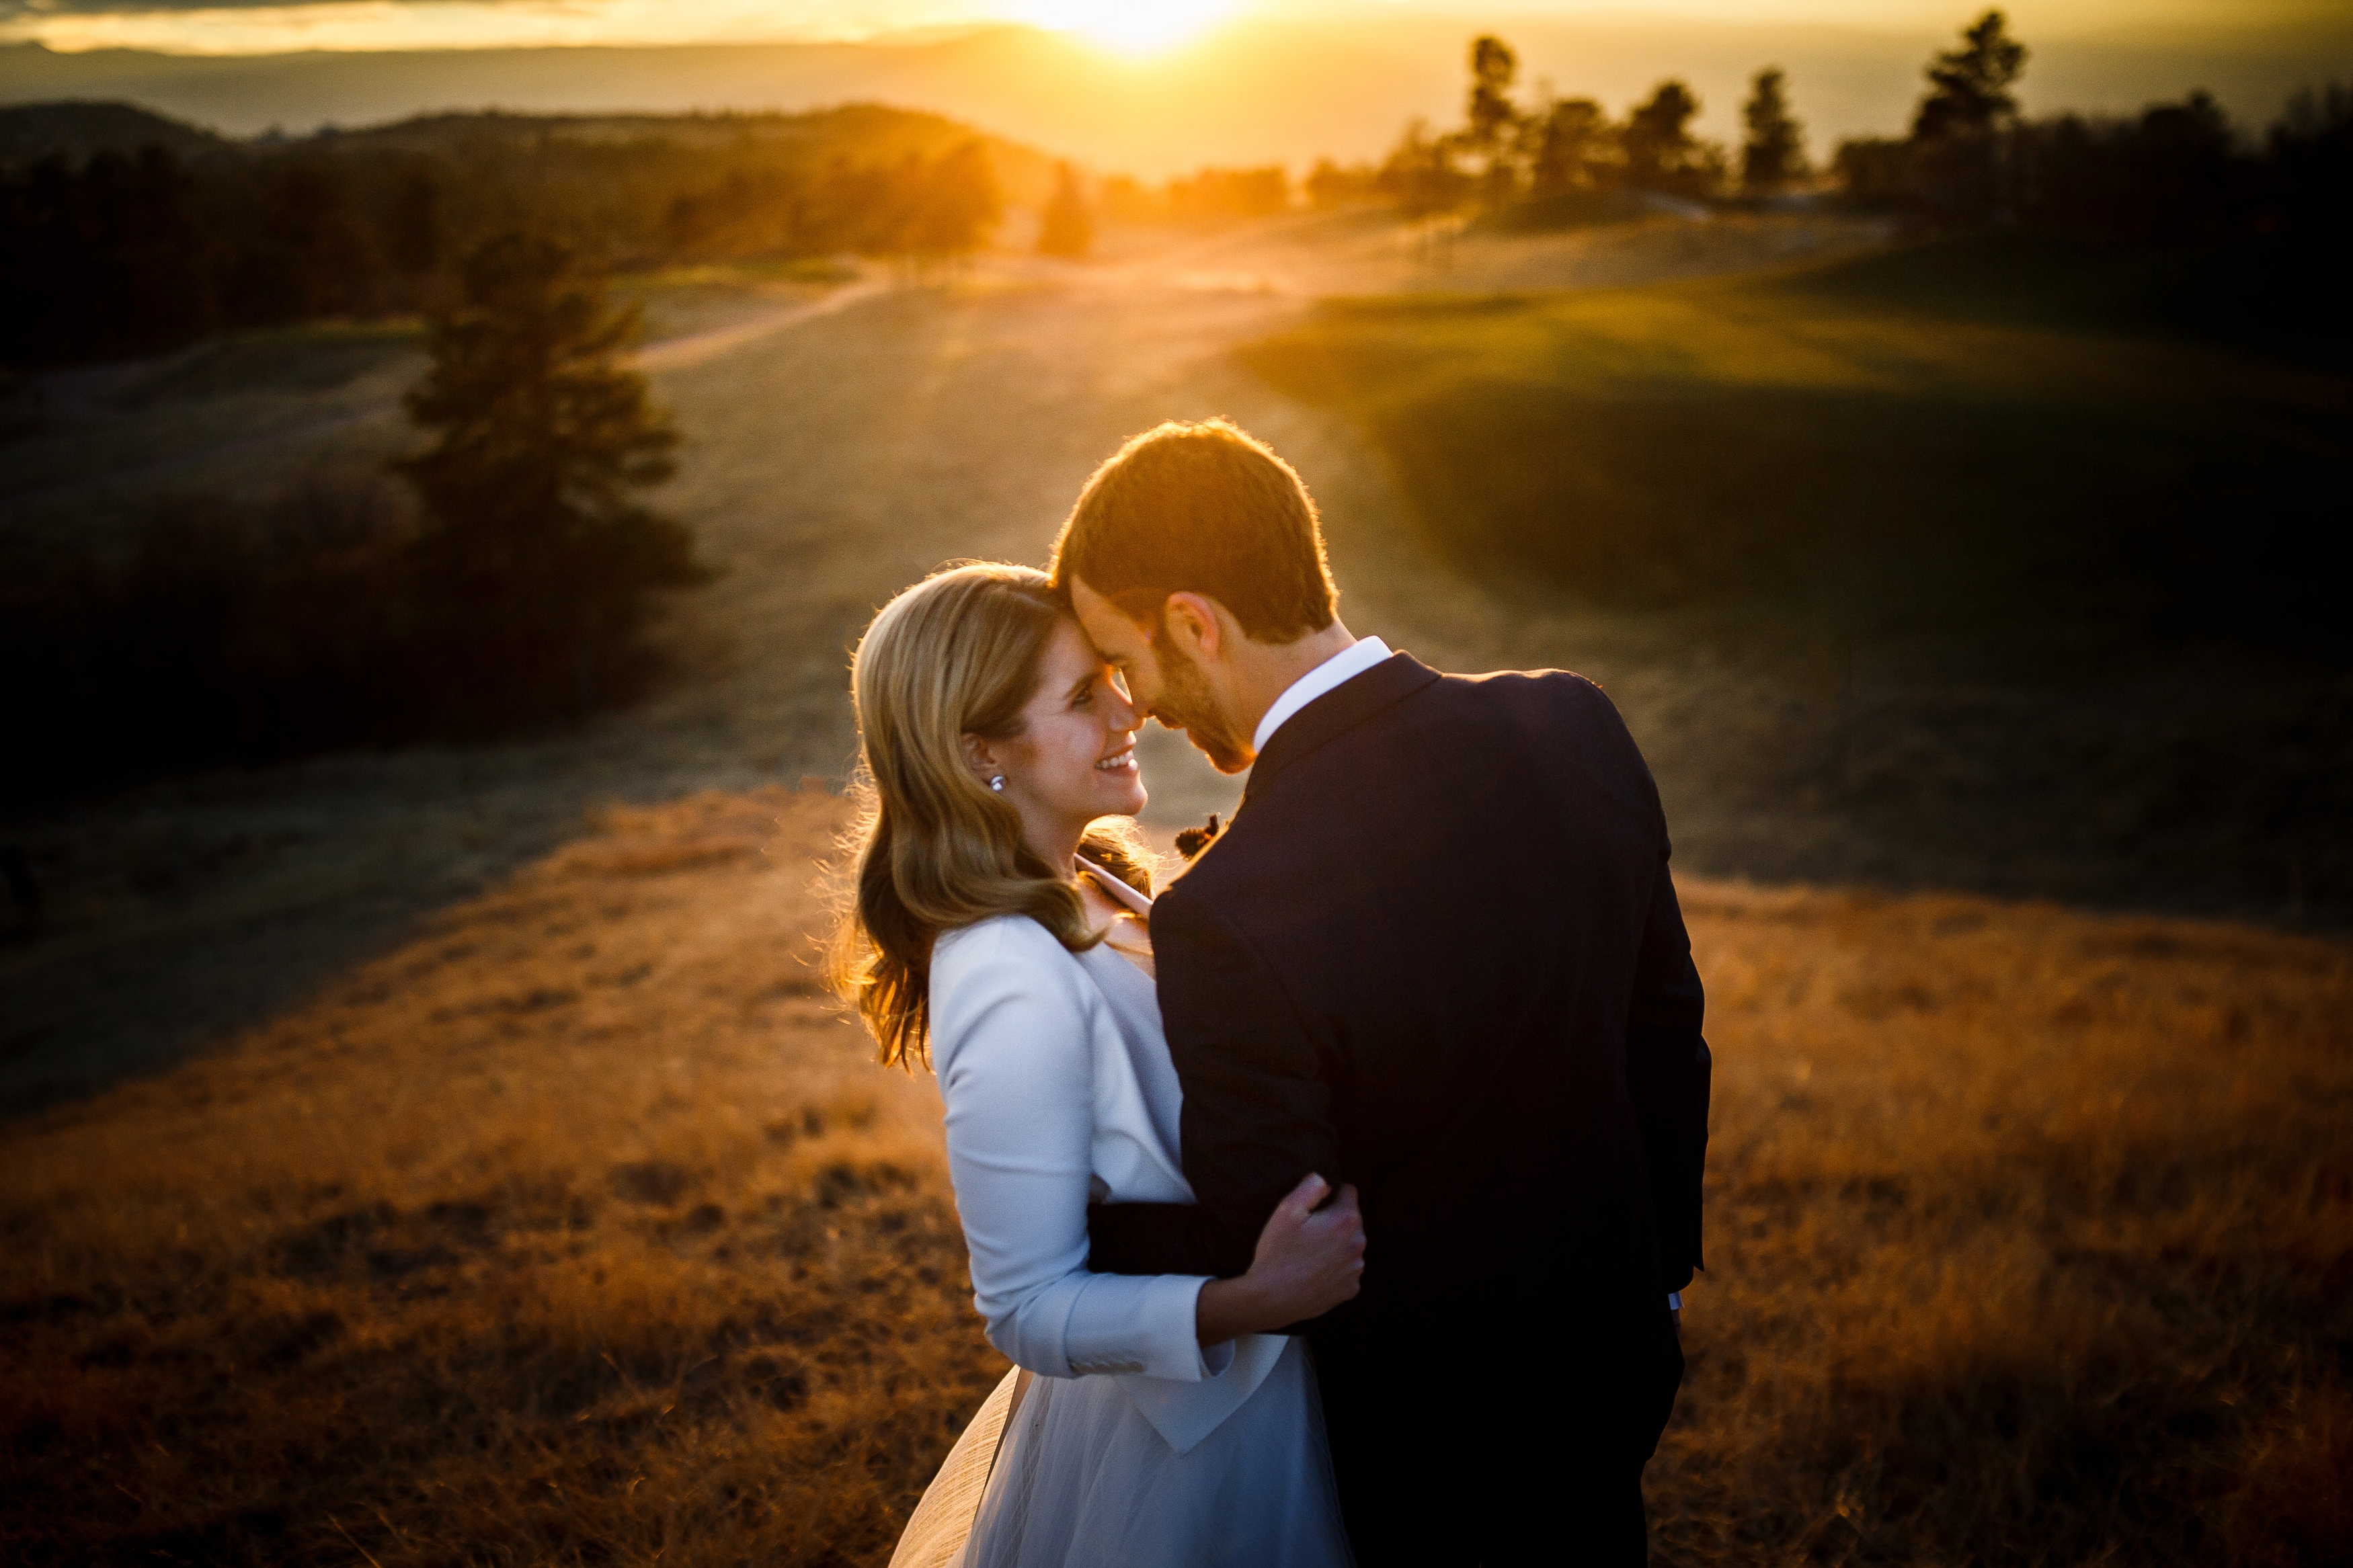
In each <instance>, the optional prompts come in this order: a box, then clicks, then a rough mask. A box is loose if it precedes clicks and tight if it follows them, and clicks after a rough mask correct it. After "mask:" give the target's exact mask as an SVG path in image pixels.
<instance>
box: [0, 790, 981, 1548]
mask: <svg viewBox="0 0 2353 1568" xmlns="http://www.w3.org/2000/svg"><path fill="white" fill-rule="evenodd" d="M838 816H839V802H836V801H834V800H831V799H830V798H828V797H827V796H824V795H802V796H793V795H785V794H782V793H781V792H770V793H767V794H762V795H749V796H703V797H700V798H697V799H694V800H691V801H688V802H685V803H682V804H680V805H672V806H670V807H666V808H662V809H659V810H654V811H646V812H616V813H613V814H611V815H610V816H609V817H608V818H607V820H606V821H605V822H604V823H602V824H601V829H602V830H601V831H600V832H599V833H597V834H596V835H595V836H593V837H590V838H588V839H587V840H586V841H585V842H583V843H580V844H578V845H576V846H575V847H572V848H570V849H567V850H565V851H564V852H561V853H559V854H557V855H555V856H554V857H552V858H550V859H548V860H547V861H545V862H543V863H542V864H541V865H539V866H538V867H536V868H533V869H532V870H531V871H529V872H527V873H526V874H524V875H522V877H519V878H517V879H514V880H513V881H512V883H511V884H510V885H509V886H507V887H505V888H504V889H501V890H500V891H498V892H496V893H494V894H493V895H491V896H490V897H487V898H484V899H481V900H478V901H476V902H474V903H471V904H470V905H467V906H464V907H462V908H459V909H458V910H453V911H452V912H450V913H449V914H448V915H447V916H446V917H445V918H443V919H441V920H440V921H438V922H436V923H435V924H434V925H433V926H432V928H431V929H429V930H427V931H424V932H422V933H420V934H419V935H417V938H416V939H415V940H414V941H412V942H409V943H408V944H407V945H406V947H405V948H403V949H402V950H400V951H398V952H394V953H392V954H390V955H389V956H387V957H385V958H384V959H382V960H380V961H378V962H376V963H372V964H370V965H368V966H366V967H365V968H364V969H362V970H361V971H359V972H358V973H353V974H352V975H350V976H349V977H347V978H345V979H343V980H342V981H340V982H338V983H337V984H333V985H332V986H331V987H330V988H328V989H327V991H326V992H325V993H324V994H322V995H320V996H318V997H317V998H316V999H314V1000H313V1001H312V1002H311V1003H310V1004H309V1005H305V1006H302V1007H301V1008H299V1009H296V1010H295V1011H293V1012H292V1013H291V1014H290V1016H286V1017H284V1018H283V1019H281V1020H280V1021H279V1022H277V1023H275V1024H273V1025H271V1026H268V1027H265V1028H263V1029H260V1030H259V1031H257V1032H255V1034H254V1035H253V1036H251V1037H249V1038H248V1039H246V1040H244V1041H242V1042H240V1043H239V1044H238V1045H237V1047H236V1048H235V1049H233V1050H231V1051H229V1052H227V1054H224V1055H221V1056H219V1057H216V1058H212V1059H210V1060H206V1061H202V1062H198V1063H195V1064H193V1065H190V1066H188V1067H185V1068H181V1069H179V1070H177V1071H175V1072H174V1073H172V1074H170V1075H169V1076H166V1077H164V1078H160V1079H154V1080H152V1081H149V1082H146V1083H142V1084H139V1085H135V1086H132V1087H129V1088H126V1089H121V1090H119V1091H117V1092H115V1093H113V1094H111V1095H109V1096H107V1097H104V1098H101V1099H100V1100H95V1101H91V1102H89V1103H87V1104H85V1105H83V1106H82V1107H80V1108H79V1109H76V1110H70V1111H65V1112H60V1113H57V1114H55V1115H53V1116H51V1117H50V1118H48V1119H47V1120H46V1121H43V1122H40V1123H37V1124H36V1125H33V1126H31V1127H21V1128H18V1129H16V1130H15V1131H14V1135H13V1136H12V1138H11V1142H10V1145H9V1148H8V1151H7V1153H6V1155H5V1173H0V1240H4V1241H5V1247H6V1249H7V1253H8V1256H9V1258H10V1264H9V1268H8V1283H7V1286H6V1288H5V1306H0V1311H5V1316H6V1318H7V1319H8V1320H9V1328H8V1333H9V1336H10V1338H11V1340H12V1341H13V1344H12V1348H11V1352H10V1354H9V1356H8V1358H7V1361H6V1363H5V1373H0V1420H4V1421H5V1439H0V1441H5V1463H0V1469H5V1476H6V1479H5V1483H0V1486H5V1492H0V1510H5V1526H0V1531H4V1532H5V1539H6V1540H7V1542H9V1552H8V1553H7V1555H8V1556H9V1557H10V1558H11V1559H12V1560H28V1561H59V1562H87V1561H95V1560H104V1561H121V1562H132V1561H137V1562H150V1561H153V1560H154V1559H153V1558H151V1556H150V1553H151V1552H154V1551H158V1550H160V1551H162V1552H164V1553H165V1554H166V1558H167V1559H171V1558H176V1559H180V1560H184V1561H188V1562H243V1561H257V1562H288V1561H293V1562H303V1561H314V1560H315V1561H321V1562H330V1561H332V1562H336V1563H352V1562H356V1561H358V1560H359V1555H360V1553H361V1552H364V1553H366V1554H367V1556H368V1557H369V1558H371V1559H373V1560H374V1561H375V1562H376V1563H380V1564H383V1568H395V1565H396V1564H399V1563H457V1562H483V1563H505V1562H512V1563H545V1562H583V1563H587V1562H599V1563H601V1562H626V1563H645V1562H651V1561H653V1560H654V1559H655V1558H656V1557H657V1556H659V1558H660V1559H661V1560H662V1561H663V1562H666V1563H677V1562H713V1563H717V1562H728V1563H733V1562H748V1561H776V1562H807V1563H829V1562H844V1563H849V1562H869V1561H873V1560H876V1559H877V1558H879V1557H881V1556H886V1555H887V1554H888V1550H889V1546H890V1543H891V1542H892V1540H893V1539H894V1538H895V1534H896V1530H897V1526H898V1524H899V1522H900V1521H901V1520H902V1519H903V1517H904V1516H905V1513H906V1511H907V1510H908V1508H909V1507H910V1506H911V1505H912V1503H913V1499H914V1497H915V1496H916V1495H917V1494H918V1492H919V1491H920V1489H921V1488H922V1485H923V1482H924V1481H925V1480H927V1479H929V1471H930V1468H931V1467H932V1466H934V1464H936V1462H937V1460H938V1458H939V1456H940V1455H941V1454H942V1453H943V1452H944V1450H945V1448H946V1447H947V1445H948V1443H949V1442H950V1441H951V1440H952V1439H953V1437H954V1436H955V1432H956V1431H957V1430H958V1428H959V1424H960V1423H961V1421H962V1420H963V1418H964V1416H965V1415H966V1414H967V1413H968V1412H969V1411H970V1410H971V1408H972V1407H973V1406H974V1405H976V1404H977V1403H978V1402H979V1400H980V1399H981V1397H982V1396H983V1395H984V1394H986V1393H987V1389H988V1388H989V1386H990V1385H991V1384H993V1383H994V1382H995V1380H996V1378H997V1376H998V1375H999V1374H1000V1373H1002V1371H1003V1367H1004V1363H1002V1362H1001V1361H999V1360H998V1359H997V1357H996V1356H995V1354H994V1352H991V1351H990V1350H989V1349H988V1347H987V1344H986V1342H983V1341H982V1340H981V1338H980V1336H979V1335H978V1334H977V1333H976V1332H975V1331H974V1327H973V1323H974V1320H973V1318H972V1313H971V1307H970V1298H969V1287H968V1285H967V1284H966V1282H965V1279H964V1268H963V1249H962V1244H961V1241H960V1239H959V1237H958V1236H957V1233H956V1228H955V1213H954V1210H953V1208H952V1207H951V1205H950V1204H949V1202H948V1199H947V1196H946V1184H945V1180H944V1172H943V1166H942V1162H941V1156H940V1153H939V1150H938V1142H939V1140H938V1135H937V1121H936V1115H937V1112H936V1102H935V1101H934V1100H932V1099H931V1096H930V1091H929V1089H928V1087H927V1086H923V1085H919V1084H916V1083H914V1082H913V1081H912V1080H909V1079H903V1078H893V1077H891V1076H889V1075H885V1074H883V1073H881V1072H880V1071H879V1070H877V1069H875V1068H871V1066H869V1065H868V1064H867V1063H866V1061H865V1060H864V1058H863V1049H864V1047H863V1045H862V1041H861V1037H860V1036H858V1035H857V1034H856V1033H854V1032H853V1031H852V1030H851V1029H850V1028H849V1026H846V1025H844V1024H843V1023H841V1022H839V1020H838V1019H837V1018H835V1016H833V1013H832V1011H831V1009H830V1007H829V1005H828V1004H827V1003H826V1002H825V1001H824V1000H823V999H821V998H820V997H819V996H818V993H817V989H816V987H815V985H814V984H813V973H812V971H811V970H810V969H809V968H808V967H807V963H806V962H805V960H806V957H807V942H806V936H807V931H809V930H810V926H811V921H812V918H813V913H814V911H813V909H812V905H811V901H810V900H809V897H808V892H807V883H808V875H807V872H808V866H809V862H810V859H811V858H812V857H814V856H815V855H817V854H818V853H819V852H820V851H821V850H822V849H823V847H824V845H825V843H826V839H827V835H828V833H829V832H830V831H832V830H833V828H834V827H835V826H837V825H838Z"/></svg>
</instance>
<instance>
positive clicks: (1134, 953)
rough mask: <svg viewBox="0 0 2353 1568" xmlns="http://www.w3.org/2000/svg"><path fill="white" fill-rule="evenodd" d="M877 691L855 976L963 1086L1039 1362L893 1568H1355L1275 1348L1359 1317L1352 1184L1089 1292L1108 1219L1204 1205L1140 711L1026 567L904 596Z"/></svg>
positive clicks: (1025, 1328)
mask: <svg viewBox="0 0 2353 1568" xmlns="http://www.w3.org/2000/svg"><path fill="white" fill-rule="evenodd" d="M851 686H852V692H853V696H854V700H855V702H856V705H857V710H858V721H859V730H860V741H861V744H862V748H863V752H864V760H865V764H866V770H867V773H868V774H869V776H870V779H871V800H870V810H869V813H868V816H867V818H866V820H865V823H864V825H863V826H862V829H861V836H860V843H859V845H858V849H857V860H856V873H855V891H854V897H853V900H852V905H851V908H850V910H849V912H848V914H847V916H846V918H845V920H844V921H843V924H842V929H841V931H840V933H839V939H838V943H837V949H836V966H835V973H836V977H837V983H838V984H839V986H840V987H841V989H842V990H843V991H844V993H845V994H848V995H849V996H850V997H851V998H852V999H853V1000H854V1001H855V1002H856V1005H858V1008H859V1010H860V1013H861V1014H862V1015H863V1016H864V1017H865V1019H866V1021H867V1023H868V1025H869V1026H871V1028H872V1030H873V1032H874V1036H875V1037H876V1039H877V1040H878V1041H879V1042H880V1043H881V1059H882V1060H883V1061H884V1062H885V1063H886V1064H891V1065H898V1066H905V1067H910V1068H912V1067H913V1066H914V1065H916V1064H918V1063H922V1062H924V1061H926V1060H928V1062H929V1064H930V1066H931V1068H932V1069H933V1071H934V1073H935V1074H936V1075H937V1078H938V1081H939V1086H940V1092H941V1096H942V1099H943V1100H944V1103H945V1107H946V1132H947V1149H948V1165H949V1172H950V1175H951V1178H952V1180H953V1181H954V1184H955V1195H956V1207H957V1211H958V1213H959V1215H960V1216H961V1217H962V1220H963V1224H964V1230H965V1241H966V1243H967V1245H968V1247H969V1249H970V1253H971V1260H972V1277H973V1286H974V1292H975V1296H974V1303H975V1305H976V1307H977V1308H978V1310H979V1311H980V1314H981V1316H982V1318H983V1319H984V1320H985V1321H987V1332H988V1338H989V1341H990V1342H991V1343H993V1344H995V1345H996V1346H997V1349H998V1350H1000V1351H1001V1352H1004V1353H1005V1355H1006V1356H1007V1357H1008V1358H1009V1359H1010V1360H1011V1361H1013V1362H1014V1363H1015V1364H1016V1371H1015V1372H1014V1373H1008V1376H1007V1378H1006V1380H1005V1383H1004V1384H1001V1385H1000V1386H999V1388H998V1390H997V1393H996V1394H994V1395H992V1396H991V1398H990V1400H989V1402H988V1403H987V1405H984V1407H983V1409H982V1411H981V1412H980V1414H979V1415H978V1416H976V1419H975V1420H974V1422H973V1423H972V1424H971V1426H970V1427H969V1428H968V1430H967V1431H966V1433H965V1437H964V1439H963V1441H962V1442H960V1443H959V1445H958V1447H957V1449H956V1451H955V1453H952V1454H951V1455H950V1456H949V1459H948V1462H947V1464H946V1465H944V1467H943V1468H942V1470H941V1472H940V1475H939V1477H938V1479H935V1480H934V1483H933V1485H932V1488H931V1489H930V1490H929V1491H928V1492H927V1493H926V1494H925V1497H924V1500H923V1504H922V1505H921V1506H920V1507H919V1508H918V1510H917V1511H916V1515H915V1517H914V1519H913V1521H911V1522H910V1524H909V1527H908V1531H907V1533H906V1536H905V1537H904V1538H903V1539H902V1542H901V1543H900V1547H899V1551H898V1553H897V1555H896V1556H895V1557H894V1559H893V1562H894V1563H907V1564H913V1563H963V1564H968V1565H969V1568H1039V1565H1044V1564H1053V1565H1055V1568H1078V1565H1081V1564H1099V1563H1121V1564H1125V1565H1128V1568H1151V1565H1155V1564H1166V1565H1168V1568H1178V1565H1189V1564H1197V1563H1246V1564H1252V1565H1258V1564H1266V1565H1284V1568H1324V1565H1327V1564H1329V1565H1340V1564H1345V1563H1349V1562H1350V1557H1349V1552H1348V1544H1347V1537H1346V1534H1345V1530H1344V1527H1343V1525H1342V1522H1341V1519H1340V1513H1339V1508H1338V1503H1337V1500H1336V1496H1335V1490H1334V1487H1333V1482H1332V1476H1331V1468H1330V1460H1329V1458H1328V1454H1327V1450H1326V1447H1325V1444H1324V1428H1323V1425H1322V1416H1321V1414H1320V1407H1319V1403H1318V1400H1317V1396H1316V1391H1315V1382H1314V1368H1313V1366H1312V1364H1311V1363H1310V1361H1309V1359H1308V1352H1307V1349H1306V1346H1305V1344H1304V1342H1302V1341H1300V1340H1296V1339H1291V1338H1285V1337H1282V1336H1280V1335H1277V1334H1275V1333H1273V1332H1272V1331H1274V1330H1276V1329H1279V1328H1282V1327H1283V1326H1285V1325H1288V1324H1295V1323H1298V1322H1300V1321H1303V1320H1306V1319H1310V1318H1314V1317H1316V1316H1318V1315H1320V1314H1322V1313H1323V1312H1325V1311H1327V1310H1330V1309H1331V1308H1333V1307H1334V1306H1336V1305H1337V1304H1339V1303H1340V1302H1341V1301H1344V1300H1347V1299H1349V1298H1350V1297H1353V1296H1354V1295H1356V1289H1357V1282H1358V1277H1359V1275H1360V1273H1361V1271H1362V1268H1363V1252H1364V1235H1363V1228H1362V1222H1361V1220H1360V1218H1359V1217H1358V1215H1357V1212H1356V1200H1355V1194H1354V1193H1353V1191H1350V1190H1347V1189H1343V1190H1342V1192H1340V1193H1339V1194H1336V1196H1335V1194H1330V1193H1329V1192H1328V1191H1327V1189H1326V1187H1325V1185H1324V1182H1323V1180H1322V1179H1321V1178H1320V1177H1317V1176H1312V1175H1311V1176H1309V1177H1308V1178H1307V1179H1306V1180H1305V1181H1303V1182H1302V1183H1301V1184H1300V1185H1299V1187H1298V1188H1297V1189H1296V1190H1294V1191H1293V1193H1292V1194H1291V1195H1290V1197H1289V1198H1287V1199H1285V1200H1284V1202H1283V1203H1282V1205H1280V1206H1279V1207H1278V1208H1277V1209H1276V1210H1275V1213H1274V1215H1273V1216H1272V1217H1271V1219H1269V1220H1268V1222H1267V1224H1266V1226H1265V1229H1264V1231H1263V1232H1262V1234H1261V1237H1260V1238H1259V1242H1258V1247H1257V1252H1256V1256H1255V1258H1254V1260H1253V1262H1252V1263H1251V1266H1250V1268H1249V1270H1248V1271H1247V1272H1246V1273H1244V1274H1242V1275H1241V1276H1240V1277H1239V1278H1235V1279H1208V1278H1205V1277H1202V1276H1198V1275H1111V1274H1095V1273H1092V1272H1090V1271H1089V1269H1088V1267H1087V1257H1088V1242H1087V1215H1088V1205H1090V1204H1091V1203H1092V1204H1120V1203H1155V1204H1167V1203H1179V1204H1182V1203H1189V1202H1191V1201H1192V1190H1191V1188H1190V1187H1189V1186H1188V1185H1187V1182H1186V1179H1185V1176H1184V1173H1183V1165H1182V1163H1181V1161H1180V1159H1179V1150H1178V1146H1177V1115H1178V1110H1179V1098H1180V1091H1179V1089H1178V1087H1177V1080H1176V1070H1175V1068H1174V1067H1173V1066H1172V1065H1171V1063H1170V1061H1169V1058H1168V1047H1167V1043H1166V1037H1164V1035H1163V1034H1162V1030H1161V1023H1160V1014H1159V1006H1158V1001H1157V997H1156V995H1155V989H1154V979H1153V967H1152V947H1151V938H1150V931H1149V927H1148V925H1147V923H1146V915H1147V913H1148V911H1149V910H1150V907H1151V898H1150V893H1151V886H1150V879H1149V876H1148V874H1147V872H1146V870H1145V856H1144V854H1143V853H1142V852H1141V850H1140V847H1139V846H1138V845H1137V844H1136V842H1135V840H1134V837H1133V829H1132V828H1131V827H1129V826H1127V825H1126V824H1125V823H1124V821H1122V820H1120V819H1124V818H1127V817H1132V816H1134V814H1135V813H1136V812H1137V811H1139V810H1141V809H1142V808H1143V805H1144V804H1145V791H1144V784H1143V781H1142V778H1141V776H1140V774H1139V773H1138V770H1137V767H1136V762H1135V744H1134V742H1135V731H1136V727H1137V723H1138V718H1137V714H1136V711H1135V710H1134V707H1133V706H1131V705H1130V703H1129V702H1128V700H1127V698H1126V696H1125V694H1124V691H1123V689H1121V687H1120V686H1119V685H1118V683H1117V682H1116V680H1115V679H1113V676H1112V674H1111V672H1110V670H1109V669H1108V668H1107V667H1106V666H1105V665H1104V664H1103V659H1102V658H1101V656H1100V655H1098V654H1097V653H1096V651H1095V649H1094V647H1093V646H1092V644H1090V643H1089V642H1088V640H1087V638H1086V636H1085V634H1084V633H1083V632H1082V630H1081V629H1080V626H1079V625H1078V623H1077V621H1076V620H1075V619H1073V618H1072V617H1071V614H1070V612H1069V610H1068V609H1067V608H1066V607H1065V606H1064V605H1062V604H1061V602H1060V600H1059V599H1058V598H1057V597H1056V596H1055V595H1054V594H1053V593H1052V592H1051V590H1050V587H1049V585H1048V583H1047V580H1046V578H1045V576H1044V574H1041V573H1038V572H1034V571H1030V570H1029V569H1027V568H1024V567H1018V566H1005V565H967V566H960V567H956V568H955V569H953V570H950V571H946V572H943V573H941V574H938V575H935V576H934V577H931V578H929V579H927V580H926V581H924V582H923V583H921V584H917V585H916V586H914V587H913V588H910V589H908V590H907V591H906V592H905V593H903V594H902V595H899V596H898V597H897V598H896V599H894V600H892V602H891V603H890V604H889V605H886V606H884V608H883V609H882V611H881V614H880V615H878V616H875V618H874V621H873V624H872V625H871V626H869V627H868V628H867V632H866V636H865V637H864V639H863V640H862V641H861V642H860V645H859V649H858V654H857V659H856V663H855V666H854V669H853V675H852V681H851ZM1327 1199H1329V1200H1331V1201H1329V1202H1326V1200H1327ZM1319 1205H1321V1206H1320V1207H1319Z"/></svg>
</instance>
